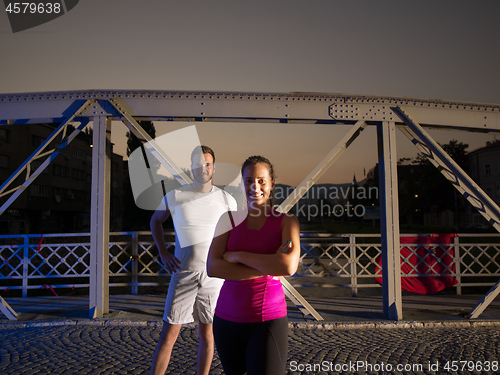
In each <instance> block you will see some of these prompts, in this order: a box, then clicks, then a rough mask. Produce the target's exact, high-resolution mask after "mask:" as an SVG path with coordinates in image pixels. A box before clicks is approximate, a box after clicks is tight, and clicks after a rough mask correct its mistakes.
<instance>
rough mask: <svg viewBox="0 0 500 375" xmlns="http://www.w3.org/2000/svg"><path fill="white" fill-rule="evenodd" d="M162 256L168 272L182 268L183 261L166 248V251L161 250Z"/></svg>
mask: <svg viewBox="0 0 500 375" xmlns="http://www.w3.org/2000/svg"><path fill="white" fill-rule="evenodd" d="M160 257H161V261H162V263H163V264H164V265H165V268H166V269H167V270H168V272H170V273H174V272H176V271H178V270H180V269H181V261H180V260H179V259H177V258H176V257H175V256H174V255H172V254H171V253H169V252H168V251H167V250H166V249H165V250H164V251H160Z"/></svg>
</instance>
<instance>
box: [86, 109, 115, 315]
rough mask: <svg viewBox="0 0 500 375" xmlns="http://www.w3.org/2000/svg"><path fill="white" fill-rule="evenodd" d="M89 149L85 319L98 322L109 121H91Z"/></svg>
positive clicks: (105, 286) (105, 278)
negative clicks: (90, 190)
mask: <svg viewBox="0 0 500 375" xmlns="http://www.w3.org/2000/svg"><path fill="white" fill-rule="evenodd" d="M92 146H93V148H92V196H91V204H92V206H91V210H90V225H91V228H90V243H91V245H90V265H89V270H90V287H89V315H90V317H91V318H102V317H103V315H104V314H107V313H108V312H109V210H110V208H109V203H110V175H111V118H109V117H107V116H102V115H101V116H95V117H94V121H93V142H92Z"/></svg>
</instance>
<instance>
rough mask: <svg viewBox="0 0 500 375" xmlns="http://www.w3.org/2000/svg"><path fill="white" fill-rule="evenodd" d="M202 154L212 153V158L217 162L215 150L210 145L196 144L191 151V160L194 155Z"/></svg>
mask: <svg viewBox="0 0 500 375" xmlns="http://www.w3.org/2000/svg"><path fill="white" fill-rule="evenodd" d="M200 154H210V155H212V159H214V163H215V154H214V150H212V149H211V148H210V147H208V146H205V145H201V146H196V147H195V148H194V150H193V152H192V153H191V161H193V157H194V156H195V155H200Z"/></svg>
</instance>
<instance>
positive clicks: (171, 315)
mask: <svg viewBox="0 0 500 375" xmlns="http://www.w3.org/2000/svg"><path fill="white" fill-rule="evenodd" d="M223 283H224V280H222V279H218V278H215V277H209V276H208V275H207V273H206V272H196V271H178V272H176V273H174V274H173V275H172V278H171V279H170V284H169V286H168V292H167V300H166V301H165V313H164V314H163V320H164V321H165V322H167V323H170V324H187V323H192V322H194V321H195V320H196V318H198V319H199V320H200V321H201V322H202V323H205V324H212V323H213V318H214V312H215V305H216V304H217V298H219V292H220V288H221V287H222V284H223Z"/></svg>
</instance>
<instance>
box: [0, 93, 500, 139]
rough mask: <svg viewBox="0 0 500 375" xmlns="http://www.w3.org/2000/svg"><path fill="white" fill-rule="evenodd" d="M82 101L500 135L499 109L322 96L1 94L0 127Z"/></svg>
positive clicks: (136, 109)
mask: <svg viewBox="0 0 500 375" xmlns="http://www.w3.org/2000/svg"><path fill="white" fill-rule="evenodd" d="M87 99H100V100H114V99H121V100H123V101H126V108H127V111H128V112H129V113H131V114H132V115H133V116H134V117H135V118H143V119H150V120H187V119H190V120H195V121H234V122H236V121H258V122H303V123H323V124H334V123H336V122H339V123H348V124H353V123H355V122H357V121H367V122H368V123H369V125H373V124H375V123H376V122H380V121H398V118H397V116H395V115H394V113H393V112H392V111H391V109H390V107H395V106H406V107H411V108H412V111H413V113H415V116H417V118H416V119H417V120H418V121H419V123H420V124H422V125H423V126H437V127H446V128H454V129H462V130H472V129H474V130H482V131H496V132H500V105H499V104H481V103H465V102H455V101H443V100H435V99H418V98H404V97H387V96H366V95H346V94H325V93H300V92H293V93H245V92H202V91H126V90H88V91H68V92H52V93H51V92H48V93H27V94H0V125H5V124H6V125H10V124H13V125H15V124H22V123H33V121H37V122H38V123H40V122H61V121H62V120H63V119H64V118H65V116H64V113H65V111H66V110H67V108H72V106H75V105H77V103H78V101H80V102H81V101H82V100H83V101H84V100H87Z"/></svg>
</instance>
